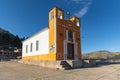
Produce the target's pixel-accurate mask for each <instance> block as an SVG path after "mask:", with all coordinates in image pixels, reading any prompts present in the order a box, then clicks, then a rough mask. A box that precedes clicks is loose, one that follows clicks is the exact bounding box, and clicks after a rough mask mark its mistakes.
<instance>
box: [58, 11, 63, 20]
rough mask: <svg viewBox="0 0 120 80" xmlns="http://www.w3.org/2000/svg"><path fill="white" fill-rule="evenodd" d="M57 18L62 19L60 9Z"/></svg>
mask: <svg viewBox="0 0 120 80" xmlns="http://www.w3.org/2000/svg"><path fill="white" fill-rule="evenodd" d="M58 18H59V19H62V18H63V17H62V12H61V11H58Z"/></svg>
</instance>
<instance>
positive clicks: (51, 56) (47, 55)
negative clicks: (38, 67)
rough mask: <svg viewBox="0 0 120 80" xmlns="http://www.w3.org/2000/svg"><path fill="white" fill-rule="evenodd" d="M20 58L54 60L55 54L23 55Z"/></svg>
mask: <svg viewBox="0 0 120 80" xmlns="http://www.w3.org/2000/svg"><path fill="white" fill-rule="evenodd" d="M22 60H56V54H43V55H35V56H25V57H24V56H23V57H22Z"/></svg>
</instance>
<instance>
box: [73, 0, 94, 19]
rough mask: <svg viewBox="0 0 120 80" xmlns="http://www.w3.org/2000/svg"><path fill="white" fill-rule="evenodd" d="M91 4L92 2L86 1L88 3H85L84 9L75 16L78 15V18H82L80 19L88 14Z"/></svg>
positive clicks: (90, 0)
mask: <svg viewBox="0 0 120 80" xmlns="http://www.w3.org/2000/svg"><path fill="white" fill-rule="evenodd" d="M82 1H83V0H82ZM83 2H84V1H83ZM91 4H92V0H86V2H84V4H83V8H82V9H81V10H79V11H77V12H76V13H74V15H76V16H77V17H80V18H81V17H83V16H84V15H85V14H86V13H87V12H88V9H89V7H90V5H91Z"/></svg>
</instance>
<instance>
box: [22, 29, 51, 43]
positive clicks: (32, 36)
mask: <svg viewBox="0 0 120 80" xmlns="http://www.w3.org/2000/svg"><path fill="white" fill-rule="evenodd" d="M47 29H49V27H45V28H43V29H42V30H40V31H39V32H37V33H36V34H33V35H32V36H30V37H29V38H27V39H25V40H24V41H22V42H25V41H27V40H28V39H30V38H32V37H34V36H36V35H38V34H40V33H42V32H43V31H45V30H47Z"/></svg>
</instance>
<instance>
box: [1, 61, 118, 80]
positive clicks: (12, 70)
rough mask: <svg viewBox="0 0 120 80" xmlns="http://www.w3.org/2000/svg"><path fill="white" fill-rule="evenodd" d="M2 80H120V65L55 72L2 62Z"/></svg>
mask: <svg viewBox="0 0 120 80" xmlns="http://www.w3.org/2000/svg"><path fill="white" fill-rule="evenodd" d="M0 80H120V64H112V65H103V66H99V67H93V68H79V69H73V70H55V69H49V68H43V67H40V66H34V65H27V64H21V63H17V62H13V61H8V62H0Z"/></svg>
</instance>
